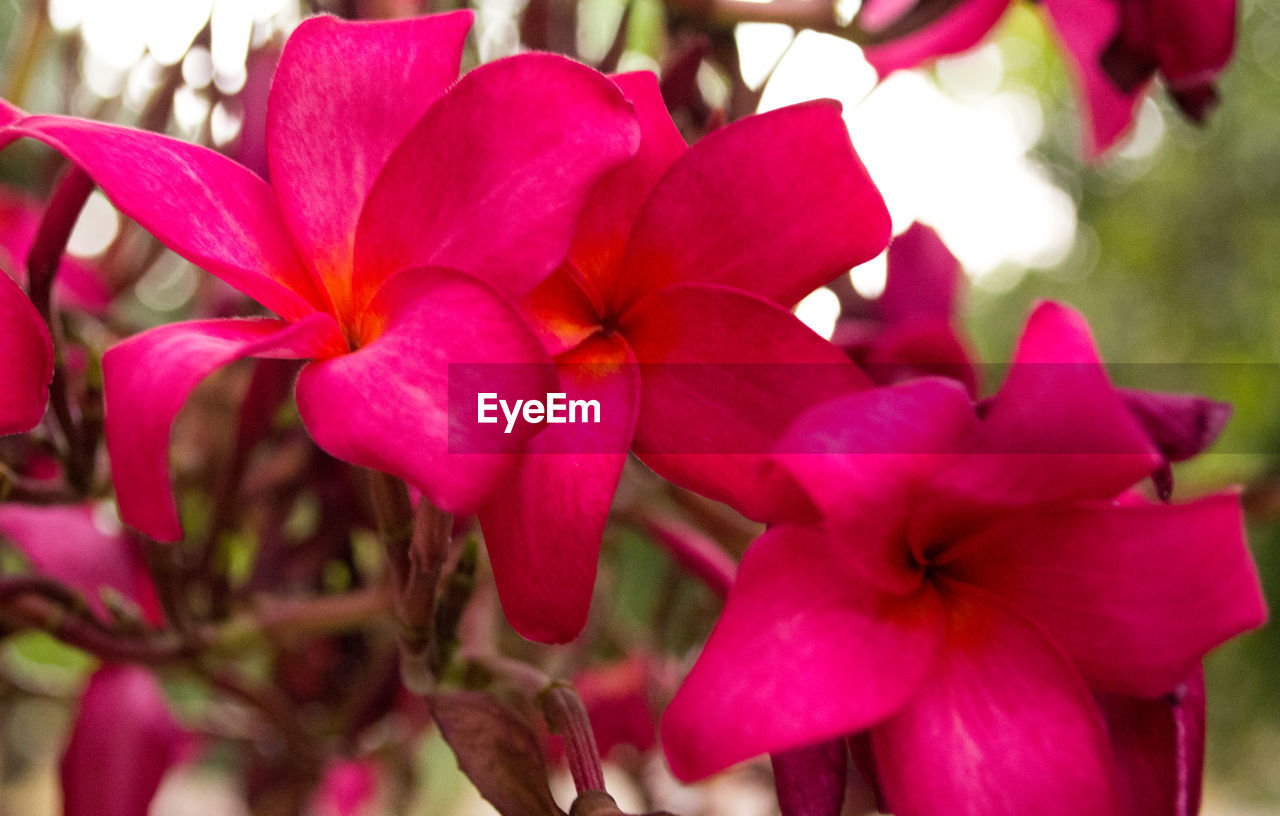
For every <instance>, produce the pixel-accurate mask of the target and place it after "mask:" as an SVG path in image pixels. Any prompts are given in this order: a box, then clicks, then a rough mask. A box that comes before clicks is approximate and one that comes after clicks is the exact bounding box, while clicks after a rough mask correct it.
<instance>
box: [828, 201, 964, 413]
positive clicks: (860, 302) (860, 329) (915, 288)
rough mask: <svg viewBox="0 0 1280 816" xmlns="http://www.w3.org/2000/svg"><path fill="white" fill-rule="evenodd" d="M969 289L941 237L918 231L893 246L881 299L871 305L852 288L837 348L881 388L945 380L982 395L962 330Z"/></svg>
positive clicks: (845, 303)
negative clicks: (964, 294) (933, 377)
mask: <svg viewBox="0 0 1280 816" xmlns="http://www.w3.org/2000/svg"><path fill="white" fill-rule="evenodd" d="M963 282H964V271H963V270H962V269H961V268H960V262H959V261H958V260H956V257H955V256H954V255H952V254H951V251H950V250H949V249H947V245H946V244H944V243H942V239H941V238H939V237H938V234H937V233H936V232H934V231H933V230H932V229H930V228H929V227H926V226H925V225H924V224H912V225H911V226H910V227H908V228H907V230H906V232H904V233H902V234H901V235H899V236H897V237H895V238H894V239H893V241H892V242H891V243H890V244H889V257H888V271H887V274H886V277H885V287H884V291H883V292H881V293H880V296H879V297H877V298H875V299H873V300H867V299H864V298H861V297H857V296H856V293H853V291H852V287H850V291H849V292H848V293H846V295H845V297H844V299H843V302H842V303H841V307H842V308H841V315H840V320H839V321H838V322H837V323H836V328H835V333H834V334H833V335H832V337H831V342H833V343H835V344H836V345H837V346H839V347H840V348H842V349H844V350H845V352H846V353H848V355H849V356H850V357H852V358H853V360H854V362H856V363H858V364H859V365H861V366H862V367H863V369H864V370H865V371H866V372H867V375H868V376H869V377H871V379H872V380H874V381H875V382H876V383H879V384H881V385H889V384H891V383H895V382H900V381H902V380H905V379H910V378H912V377H919V376H924V375H926V374H941V375H943V376H948V377H951V378H952V379H956V380H959V381H960V382H961V383H963V384H964V386H965V388H967V389H968V390H969V393H971V394H976V393H977V391H978V376H977V372H976V371H975V370H974V367H973V363H972V362H971V355H970V354H969V351H968V348H967V340H966V338H965V337H964V336H963V335H962V334H961V332H960V331H959V328H958V326H959V317H958V315H959V309H958V306H957V303H958V301H959V299H960V293H961V290H962V283H963ZM851 295H852V296H851Z"/></svg>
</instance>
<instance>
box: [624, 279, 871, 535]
mask: <svg viewBox="0 0 1280 816" xmlns="http://www.w3.org/2000/svg"><path fill="white" fill-rule="evenodd" d="M622 331H623V332H624V334H626V336H627V339H628V341H629V342H630V343H631V346H632V348H633V349H634V350H635V355H636V359H637V360H639V361H640V363H641V367H640V371H641V378H642V380H643V386H642V390H641V402H640V420H639V423H638V424H637V426H636V439H635V444H634V448H635V451H636V453H637V454H639V455H640V456H641V458H643V459H644V461H645V463H646V464H648V465H649V466H650V467H652V468H653V469H654V470H656V471H657V472H658V473H659V474H661V475H663V476H664V477H666V478H668V479H670V480H671V481H673V482H676V483H677V484H680V485H684V486H686V487H689V488H691V489H693V490H696V491H698V492H700V493H703V494H704V495H708V496H711V497H712V498H716V499H719V500H722V501H726V502H728V503H730V504H732V505H733V506H734V507H735V508H737V509H738V510H739V511H740V512H743V513H745V514H747V515H748V516H751V517H754V518H784V517H790V516H788V515H787V514H786V513H787V511H786V510H785V509H784V508H783V507H782V506H781V505H786V504H789V503H790V500H791V499H790V497H788V496H786V495H780V494H779V493H778V491H777V489H776V488H777V485H771V484H766V483H764V482H762V481H761V479H760V473H758V472H757V471H758V468H759V466H760V465H761V463H762V461H763V457H764V456H765V455H766V454H768V453H769V452H770V451H771V450H772V449H773V445H774V443H775V442H776V441H777V440H778V438H779V437H781V436H782V434H783V433H784V432H785V431H786V429H787V427H788V426H789V425H790V423H791V422H792V421H793V420H794V419H795V418H796V417H797V416H799V415H800V414H801V413H802V412H804V411H805V410H807V409H809V408H811V407H813V406H815V405H818V404H821V403H822V402H825V401H827V400H829V399H833V398H835V397H837V396H840V395H842V394H845V393H848V392H850V391H856V390H859V389H861V388H863V387H865V386H866V384H867V381H866V378H865V377H864V375H863V374H862V372H860V371H859V370H858V369H857V367H856V366H854V365H853V364H852V363H850V362H849V360H848V359H847V358H846V357H845V356H844V355H843V354H842V353H841V352H840V351H839V350H838V349H836V348H835V347H834V346H832V345H831V344H830V343H828V342H827V341H825V340H823V339H822V338H821V337H819V336H818V335H816V334H814V333H813V331H811V330H810V329H809V328H807V327H806V326H805V325H804V324H802V323H800V322H799V321H798V320H796V318H795V316H794V315H792V314H791V313H790V312H787V311H785V310H784V309H782V308H781V307H779V306H777V305H776V304H774V303H772V302H770V301H768V300H765V299H764V298H762V297H759V296H756V295H751V294H748V293H746V292H743V291H740V290H737V289H731V288H729V287H727V286H717V285H710V284H680V285H677V286H669V287H666V288H664V289H663V290H661V291H660V292H657V293H656V294H654V295H651V296H649V297H647V298H646V299H645V300H644V301H642V302H641V303H639V304H637V305H636V306H635V307H634V308H633V309H632V310H631V311H629V312H628V313H627V315H626V318H625V322H624V323H623V327H622ZM747 338H750V340H749V341H748V342H744V340H746V339H747Z"/></svg>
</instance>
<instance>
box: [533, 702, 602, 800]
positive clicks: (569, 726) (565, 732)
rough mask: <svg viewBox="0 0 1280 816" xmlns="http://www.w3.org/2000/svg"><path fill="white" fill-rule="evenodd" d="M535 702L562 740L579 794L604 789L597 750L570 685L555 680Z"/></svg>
mask: <svg viewBox="0 0 1280 816" xmlns="http://www.w3.org/2000/svg"><path fill="white" fill-rule="evenodd" d="M538 702H539V703H540V704H541V705H542V713H543V716H545V717H546V718H547V726H548V727H549V728H550V729H551V732H552V733H553V734H558V735H560V736H561V737H562V738H563V739H564V749H565V757H566V758H567V759H568V760H569V773H570V774H572V775H573V784H574V787H576V788H577V790H578V793H579V795H581V794H583V793H586V792H587V791H603V790H604V769H603V768H602V767H601V765H600V749H599V747H598V746H597V745H596V735H595V732H593V731H592V730H591V717H590V716H589V715H588V714H587V707H586V706H584V705H583V704H582V698H581V697H579V696H578V693H577V692H576V691H574V690H573V687H572V686H570V685H568V684H567V683H559V682H557V683H553V684H551V685H550V686H548V687H547V688H546V689H544V690H543V692H542V694H540V695H539V696H538Z"/></svg>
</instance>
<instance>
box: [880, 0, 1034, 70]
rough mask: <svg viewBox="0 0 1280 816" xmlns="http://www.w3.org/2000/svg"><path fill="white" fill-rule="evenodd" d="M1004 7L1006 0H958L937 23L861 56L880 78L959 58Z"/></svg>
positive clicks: (1000, 13)
mask: <svg viewBox="0 0 1280 816" xmlns="http://www.w3.org/2000/svg"><path fill="white" fill-rule="evenodd" d="M1008 7H1009V0H961V2H959V3H958V4H957V5H956V6H955V8H953V9H952V10H951V11H950V12H948V13H947V14H945V15H943V16H942V18H940V19H939V20H938V21H936V22H934V23H932V24H930V25H928V26H926V27H924V28H922V29H920V30H919V31H916V32H914V33H912V34H908V35H907V36H905V37H900V38H898V39H893V40H889V41H888V42H885V43H881V44H878V45H870V46H867V47H866V48H864V49H863V51H862V53H863V55H864V56H866V58H867V62H869V63H871V65H872V66H873V67H874V68H875V69H876V72H877V73H879V74H880V76H882V77H883V76H887V75H888V74H890V73H892V72H894V71H897V70H899V69H902V68H914V67H915V66H917V65H919V64H921V63H923V62H928V61H930V60H933V59H937V58H938V57H945V56H948V55H950V54H959V53H960V52H961V51H968V50H969V49H970V48H973V47H974V46H975V45H977V44H978V43H980V42H981V41H982V38H983V37H985V36H987V32H989V31H990V30H991V29H992V28H994V27H995V24H996V23H998V22H999V21H1000V18H1001V17H1003V16H1004V12H1005V9H1007V8H1008Z"/></svg>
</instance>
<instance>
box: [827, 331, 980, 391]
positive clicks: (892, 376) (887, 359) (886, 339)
mask: <svg viewBox="0 0 1280 816" xmlns="http://www.w3.org/2000/svg"><path fill="white" fill-rule="evenodd" d="M831 339H832V342H834V343H836V344H837V345H842V344H841V342H840V339H839V338H838V337H836V336H833V337H832V338H831ZM846 348H847V347H846ZM857 353H858V351H857V349H854V350H853V355H854V359H855V360H857V362H858V363H859V364H860V365H861V366H862V368H863V370H864V371H866V372H867V376H869V377H871V379H872V380H874V381H875V382H877V383H882V384H885V385H891V384H893V383H899V382H905V381H907V380H910V379H915V378H917V377H929V376H935V377H948V378H950V379H953V380H955V381H956V382H958V383H960V384H961V385H963V386H964V388H965V390H966V391H968V392H969V393H970V394H975V393H977V391H978V373H977V371H975V370H974V367H973V363H972V362H971V360H972V355H971V354H970V353H969V351H968V349H967V348H966V347H965V343H964V342H963V341H962V340H961V339H960V336H959V334H958V333H957V332H956V330H955V329H954V328H953V327H952V325H951V323H950V322H943V321H941V320H913V321H911V322H910V323H907V324H905V325H899V326H887V327H885V328H884V329H883V330H882V331H880V332H879V333H878V334H877V335H876V336H875V337H874V338H873V339H872V341H871V342H870V343H869V344H867V346H866V347H864V350H862V356H861V358H859V357H858V356H856V355H857Z"/></svg>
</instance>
